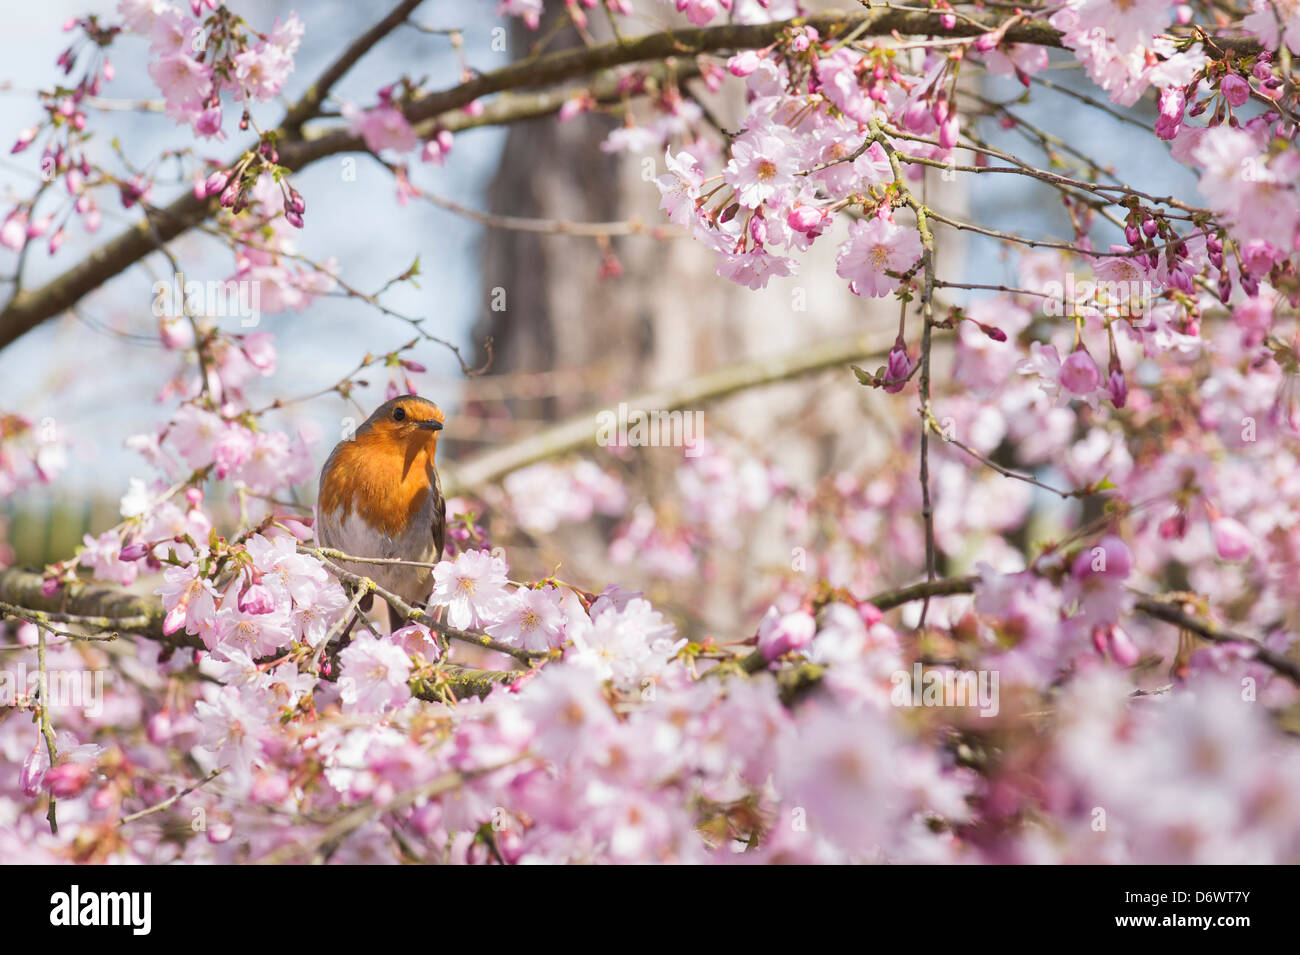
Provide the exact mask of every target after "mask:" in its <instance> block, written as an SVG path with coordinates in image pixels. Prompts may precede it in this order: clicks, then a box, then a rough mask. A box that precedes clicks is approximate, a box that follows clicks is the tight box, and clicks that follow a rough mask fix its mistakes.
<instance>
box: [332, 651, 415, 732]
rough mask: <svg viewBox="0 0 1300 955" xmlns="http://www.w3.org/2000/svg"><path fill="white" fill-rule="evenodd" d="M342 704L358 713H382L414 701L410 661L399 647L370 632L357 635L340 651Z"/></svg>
mask: <svg viewBox="0 0 1300 955" xmlns="http://www.w3.org/2000/svg"><path fill="white" fill-rule="evenodd" d="M339 662H340V663H341V664H342V667H343V676H342V680H341V685H342V688H343V693H342V696H343V703H344V705H345V706H346V707H348V708H349V709H350V710H352V711H354V712H357V713H382V712H384V711H385V710H389V709H392V708H394V707H397V706H401V705H402V704H403V703H405V702H406V701H407V700H409V699H410V698H411V689H410V687H409V686H408V685H407V682H406V681H407V679H408V678H409V676H410V673H411V659H410V657H408V656H407V655H406V653H405V651H403V650H402V648H401V647H399V646H397V645H396V644H393V643H390V642H388V641H387V640H380V639H378V638H376V637H372V636H371V635H370V634H368V633H361V634H357V635H354V636H353V638H352V642H351V643H350V644H348V646H347V647H345V648H344V649H343V650H342V651H340V652H339Z"/></svg>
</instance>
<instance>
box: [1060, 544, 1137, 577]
mask: <svg viewBox="0 0 1300 955" xmlns="http://www.w3.org/2000/svg"><path fill="white" fill-rule="evenodd" d="M1132 569H1133V554H1132V552H1131V551H1130V550H1129V549H1128V545H1127V544H1125V543H1124V542H1123V541H1122V540H1120V539H1119V538H1118V537H1116V536H1115V535H1113V534H1109V535H1107V536H1106V537H1103V538H1102V539H1101V540H1099V541H1098V542H1097V543H1096V544H1095V545H1093V546H1092V547H1085V548H1084V549H1083V550H1081V551H1079V556H1078V557H1076V558H1075V559H1074V563H1073V564H1072V565H1071V567H1070V574H1071V575H1072V576H1073V577H1074V579H1075V580H1084V579H1086V578H1089V577H1106V578H1109V579H1111V580H1123V579H1125V578H1126V577H1128V575H1129V573H1130V572H1131V571H1132Z"/></svg>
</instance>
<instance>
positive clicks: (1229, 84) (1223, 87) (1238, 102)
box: [1219, 73, 1250, 107]
mask: <svg viewBox="0 0 1300 955" xmlns="http://www.w3.org/2000/svg"><path fill="white" fill-rule="evenodd" d="M1219 92H1220V93H1222V94H1223V98H1224V99H1226V100H1227V101H1228V105H1229V106H1232V107H1238V106H1244V105H1245V103H1246V100H1248V99H1250V83H1248V82H1247V81H1246V80H1244V79H1242V78H1241V77H1240V76H1238V75H1237V74H1236V73H1229V74H1228V75H1227V76H1225V77H1224V78H1223V79H1222V80H1220V81H1219Z"/></svg>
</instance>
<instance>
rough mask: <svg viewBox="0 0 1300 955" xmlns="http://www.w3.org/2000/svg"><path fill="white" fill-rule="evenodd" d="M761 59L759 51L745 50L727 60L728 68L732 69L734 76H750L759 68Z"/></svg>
mask: <svg viewBox="0 0 1300 955" xmlns="http://www.w3.org/2000/svg"><path fill="white" fill-rule="evenodd" d="M761 59H762V58H761V57H760V56H759V55H758V53H757V51H755V50H745V51H744V52H743V53H737V54H736V55H735V56H733V57H732V58H731V59H729V60H728V61H727V69H728V70H730V71H731V75H732V76H748V75H749V74H750V73H753V72H754V71H755V70H756V69H758V64H759V61H760V60H761Z"/></svg>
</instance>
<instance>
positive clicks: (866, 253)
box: [835, 216, 922, 298]
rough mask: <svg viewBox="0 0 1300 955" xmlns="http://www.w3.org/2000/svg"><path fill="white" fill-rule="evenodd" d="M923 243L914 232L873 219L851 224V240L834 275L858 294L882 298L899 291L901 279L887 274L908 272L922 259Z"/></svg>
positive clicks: (842, 253) (836, 264)
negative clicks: (888, 272)
mask: <svg viewBox="0 0 1300 955" xmlns="http://www.w3.org/2000/svg"><path fill="white" fill-rule="evenodd" d="M921 252H922V248H921V240H920V238H919V237H918V236H917V234H916V231H915V230H914V229H905V228H902V227H900V226H898V225H896V224H895V223H894V222H893V221H892V220H888V219H882V218H879V217H875V216H873V217H872V218H870V219H860V220H858V221H856V222H853V223H851V224H850V225H849V240H848V241H847V242H845V243H844V244H843V245H841V246H840V250H839V254H838V255H837V256H836V259H835V274H836V275H838V276H839V277H840V278H843V279H848V280H849V289H850V291H852V292H853V293H854V294H855V295H862V296H872V297H876V298H883V297H884V296H886V295H888V294H889V293H890V292H892V291H894V290H895V289H897V288H898V285H899V281H898V279H896V278H894V277H892V276H890V275H887V274H885V273H886V270H888V271H891V272H898V273H902V272H906V271H907V270H908V269H910V268H911V267H912V266H914V265H915V264H916V263H917V261H918V260H919V259H920V258H921Z"/></svg>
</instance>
